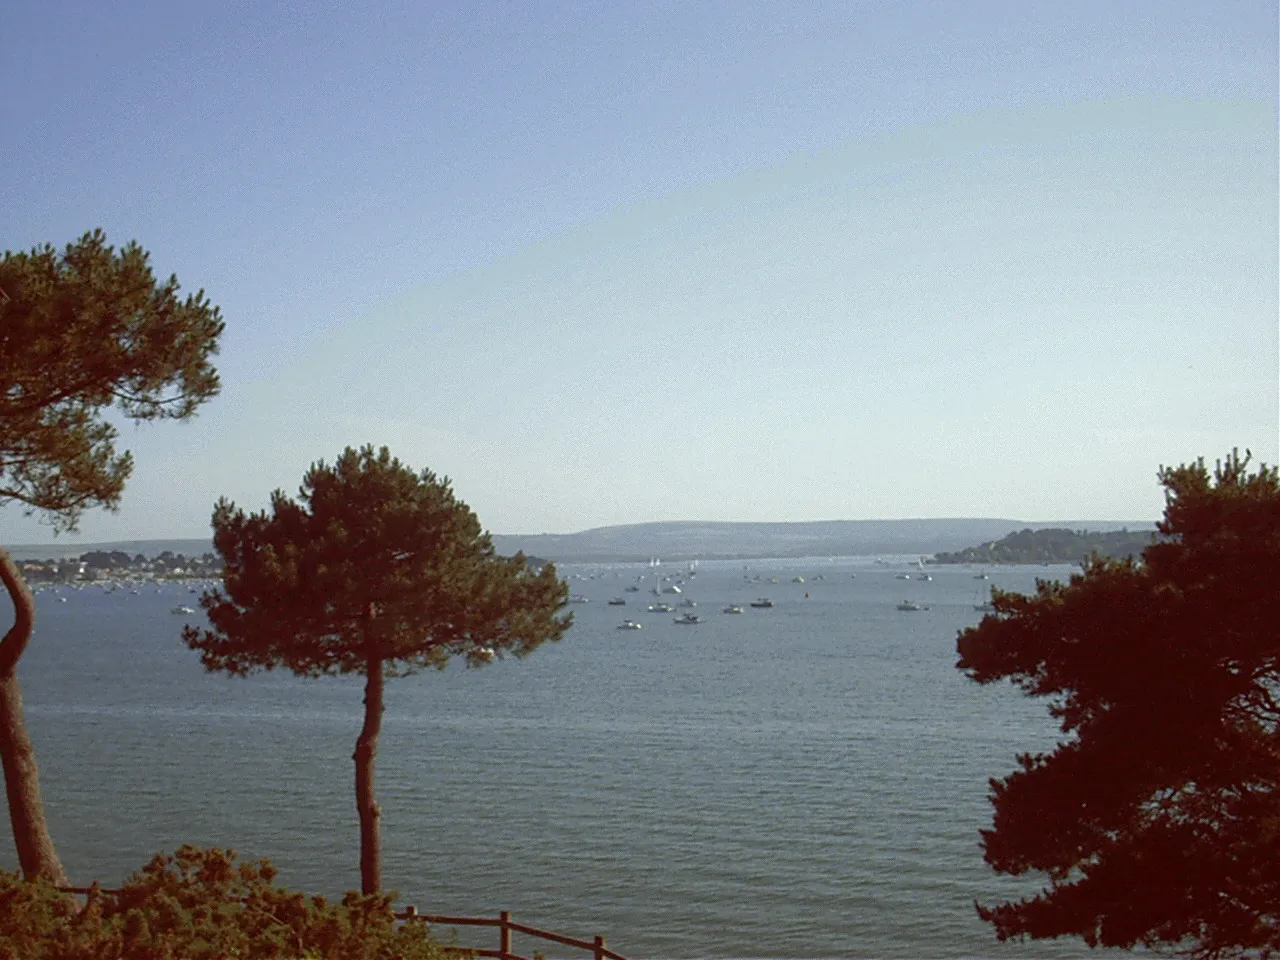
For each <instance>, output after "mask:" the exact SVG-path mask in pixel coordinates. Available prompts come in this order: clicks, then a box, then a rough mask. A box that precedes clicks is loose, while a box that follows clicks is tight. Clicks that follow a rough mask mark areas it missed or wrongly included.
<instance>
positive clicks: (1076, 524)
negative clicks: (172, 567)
mask: <svg viewBox="0 0 1280 960" xmlns="http://www.w3.org/2000/svg"><path fill="white" fill-rule="evenodd" d="M1154 527H1155V524H1154V522H1153V521H1150V520H1131V521H1118V520H1115V521H1113V520H1063V521H1051V522H1033V521H1026V520H1013V519H1005V518H990V517H952V518H929V517H922V518H918V519H905V520H805V521H795V522H791V521H774V522H770V521H760V522H736V521H731V520H671V521H656V522H646V523H631V524H621V525H615V526H607V527H593V528H591V529H588V530H582V531H579V532H577V533H534V534H494V535H493V543H494V547H495V548H496V549H497V551H498V553H500V554H504V555H507V556H510V555H511V554H514V553H516V552H517V551H521V550H522V551H524V553H525V554H530V555H533V556H537V557H545V558H546V559H548V560H551V561H553V562H557V563H573V562H609V561H612V562H631V561H644V560H648V559H649V558H650V557H659V558H661V559H663V560H672V561H679V560H749V559H758V558H762V557H838V556H867V555H875V554H920V555H930V554H934V553H937V552H938V551H942V550H946V551H952V550H962V549H964V548H965V547H971V546H976V545H978V544H981V543H985V542H987V541H989V540H998V539H1000V538H1001V537H1004V536H1006V535H1007V534H1009V533H1012V532H1014V531H1017V530H1025V529H1028V528H1030V529H1033V530H1042V529H1048V528H1066V529H1069V530H1094V531H1099V532H1105V531H1108V530H1120V529H1125V528H1127V529H1129V530H1151V529H1154ZM6 549H7V550H8V551H9V553H10V555H11V556H12V557H13V558H14V559H15V560H42V559H46V558H62V557H78V556H80V555H82V554H85V553H88V552H90V551H94V550H106V551H111V550H123V551H124V552H125V553H128V554H131V555H133V554H139V553H141V554H143V555H144V556H148V557H154V556H158V555H159V554H161V553H163V552H164V551H166V550H168V551H170V552H172V553H175V554H178V553H181V554H183V555H185V556H200V555H201V554H203V553H209V552H211V551H212V550H213V541H212V540H211V539H209V538H187V539H170V540H112V541H104V542H100V543H69V542H62V543H51V544H22V545H16V546H10V547H6Z"/></svg>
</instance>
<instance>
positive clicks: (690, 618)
mask: <svg viewBox="0 0 1280 960" xmlns="http://www.w3.org/2000/svg"><path fill="white" fill-rule="evenodd" d="M671 622H672V623H679V624H681V625H686V624H691V623H701V622H702V618H701V617H700V616H698V615H697V614H696V613H685V614H681V615H680V616H678V617H676V618H675V619H674V620H672V621H671Z"/></svg>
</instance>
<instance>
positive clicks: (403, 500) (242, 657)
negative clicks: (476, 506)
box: [183, 446, 570, 893]
mask: <svg viewBox="0 0 1280 960" xmlns="http://www.w3.org/2000/svg"><path fill="white" fill-rule="evenodd" d="M213 529H214V546H215V548H216V549H217V551H218V553H219V554H221V556H222V558H223V560H224V562H225V564H226V566H225V569H224V571H223V586H222V589H215V590H212V591H210V592H207V593H206V594H205V595H204V596H203V597H202V599H201V604H202V606H203V607H204V609H205V611H206V612H207V614H208V616H209V622H210V624H211V626H212V629H208V630H206V629H197V628H195V627H190V626H188V627H187V628H186V629H185V630H184V632H183V638H184V640H185V642H186V643H187V645H188V646H189V647H191V648H192V649H193V650H196V651H199V653H200V659H201V662H202V663H203V664H204V666H205V668H206V669H208V670H213V671H223V672H226V673H229V674H232V675H244V674H248V673H253V672H255V671H259V670H272V669H275V668H277V667H280V668H284V669H288V670H291V671H293V672H294V673H295V674H299V675H301V676H318V675H322V674H345V673H357V674H363V675H364V677H365V718H364V727H363V729H362V730H361V734H360V737H359V739H358V740H357V743H356V752H355V757H354V759H355V765H356V806H357V810H358V812H359V815H360V824H361V882H362V885H363V889H364V891H365V892H366V893H374V892H376V891H377V890H378V889H380V887H381V858H380V840H379V836H380V834H379V830H378V818H379V816H380V813H379V811H378V808H377V804H376V802H375V801H374V799H373V763H374V756H375V755H376V751H377V741H378V735H379V732H380V728H381V727H380V725H381V717H382V711H383V692H382V691H383V679H384V676H385V675H391V676H396V675H400V674H403V673H406V672H411V671H413V670H416V669H419V668H422V667H428V666H430V667H438V668H443V667H444V666H445V665H446V664H447V663H448V662H449V661H450V660H451V659H452V658H455V657H458V658H462V659H463V660H464V661H465V662H466V663H468V665H471V666H480V665H482V664H484V663H487V662H489V661H490V660H493V659H499V658H501V657H503V656H504V655H505V654H513V655H515V656H523V655H525V654H528V653H530V652H532V651H533V650H535V649H536V648H537V647H538V646H539V645H541V644H542V643H544V642H545V641H548V640H558V639H559V638H560V637H561V636H563V634H564V632H565V630H566V629H567V628H568V626H569V623H570V617H569V616H568V615H566V614H562V613H561V609H562V607H563V606H564V605H565V603H566V600H567V588H566V586H565V584H564V583H563V582H562V581H561V580H560V579H559V578H558V576H557V575H556V572H555V569H554V568H553V567H552V566H550V565H547V566H544V567H542V568H541V569H540V570H538V569H534V568H533V567H531V566H530V565H529V564H527V563H526V561H525V558H524V557H523V556H522V555H520V554H517V555H516V556H514V557H500V556H498V555H496V553H495V551H494V548H493V544H492V542H491V540H490V537H489V535H488V534H487V533H485V532H484V531H483V530H482V529H481V527H480V522H479V520H478V519H477V518H476V516H475V514H474V513H473V512H472V511H471V509H470V508H469V507H468V506H467V505H466V504H465V503H463V502H461V501H459V500H458V499H457V498H456V497H455V496H454V493H453V490H452V488H451V486H450V484H449V481H448V479H447V478H439V477H437V476H436V475H435V474H434V473H432V472H431V471H429V470H423V471H422V472H421V473H415V472H414V471H413V470H411V469H410V468H408V467H406V466H404V465H403V464H401V463H400V461H399V460H397V459H395V458H393V457H392V456H391V454H390V451H389V450H387V448H386V447H383V448H381V449H379V450H377V451H375V450H374V448H373V447H372V446H366V447H363V448H361V449H360V450H354V449H352V448H347V449H346V450H345V451H344V452H343V454H342V455H341V456H340V457H338V459H337V461H336V462H335V463H334V464H333V465H332V466H330V465H327V464H326V463H325V462H324V461H320V462H318V463H316V464H314V465H313V466H312V467H311V469H310V470H309V471H308V472H307V474H306V476H305V477H304V478H303V481H302V486H301V488H300V490H299V495H298V499H296V500H295V499H293V498H291V497H288V496H286V495H285V494H284V493H283V492H281V491H279V490H277V491H276V492H275V493H273V494H272V496H271V509H270V511H269V512H268V511H263V512H259V513H252V514H246V513H245V512H244V511H242V510H240V509H238V508H237V507H236V506H235V504H233V503H231V502H229V501H227V500H221V501H219V502H218V504H217V506H216V507H215V509H214V514H213Z"/></svg>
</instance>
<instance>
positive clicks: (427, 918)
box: [396, 907, 627, 960]
mask: <svg viewBox="0 0 1280 960" xmlns="http://www.w3.org/2000/svg"><path fill="white" fill-rule="evenodd" d="M396 919H398V920H404V921H406V922H409V921H414V920H420V921H423V922H425V923H430V924H436V925H438V926H445V927H497V928H498V949H496V950H488V949H485V948H483V947H448V948H446V949H448V950H451V951H454V952H457V953H473V954H475V955H476V956H479V957H497V958H498V960H529V958H528V957H523V956H521V955H520V954H518V953H515V952H514V951H513V950H512V948H511V934H513V933H520V934H524V935H525V936H527V937H536V938H537V939H540V940H550V941H552V942H553V943H561V944H564V945H565V946H566V947H575V948H577V949H579V950H590V951H591V955H592V960H627V958H626V957H624V956H623V955H622V954H620V953H617V952H615V951H613V950H610V949H609V948H608V947H606V946H605V942H604V937H594V938H593V939H591V940H579V939H577V938H576V937H566V936H565V935H564V934H562V933H553V932H552V931H550V930H541V929H539V928H538V927H531V926H529V925H528V924H524V923H517V922H516V921H514V920H512V919H511V912H510V911H509V910H503V911H502V912H501V913H500V914H498V916H496V917H446V916H437V915H433V914H429V913H418V911H417V910H415V909H414V908H413V907H407V908H406V909H405V910H403V911H402V912H400V913H397V914H396Z"/></svg>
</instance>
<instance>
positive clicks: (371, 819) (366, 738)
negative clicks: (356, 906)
mask: <svg viewBox="0 0 1280 960" xmlns="http://www.w3.org/2000/svg"><path fill="white" fill-rule="evenodd" d="M374 612H375V611H374V609H373V606H372V604H371V605H370V607H369V611H368V613H367V614H366V616H367V618H368V621H369V627H370V628H371V627H372V620H373V618H374ZM366 642H367V643H368V646H369V649H370V651H373V649H374V643H373V640H372V638H369V639H368V640H367V641H366ZM382 687H383V675H382V657H380V656H378V655H377V654H376V653H374V652H370V653H369V655H368V658H367V660H366V661H365V681H364V726H363V727H362V728H361V730H360V737H359V738H358V739H357V740H356V752H355V754H354V755H353V757H352V759H353V760H355V762H356V811H357V812H358V813H359V814H360V890H361V892H362V893H377V892H378V891H379V890H381V889H382V834H381V830H380V827H379V821H380V819H381V817H382V811H381V810H380V809H378V801H377V800H376V799H375V797H374V793H373V773H374V764H375V761H376V760H377V758H378V734H379V733H380V732H381V731H382V710H383V698H382Z"/></svg>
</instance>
